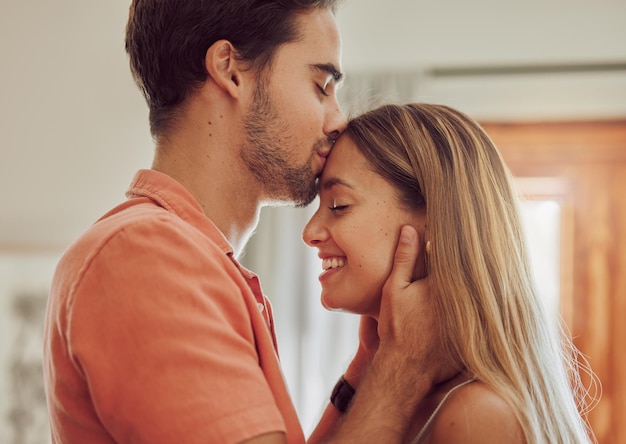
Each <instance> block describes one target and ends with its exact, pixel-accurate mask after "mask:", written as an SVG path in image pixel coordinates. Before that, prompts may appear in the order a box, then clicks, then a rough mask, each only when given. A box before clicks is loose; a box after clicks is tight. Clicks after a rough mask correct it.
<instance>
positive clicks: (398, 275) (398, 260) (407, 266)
mask: <svg viewBox="0 0 626 444" xmlns="http://www.w3.org/2000/svg"><path fill="white" fill-rule="evenodd" d="M418 254H419V248H418V235H417V231H416V230H415V228H413V227H412V226H410V225H405V226H403V227H402V230H401V231H400V239H399V240H398V246H397V247H396V253H395V255H394V258H393V268H392V270H391V274H390V275H389V279H388V280H387V283H388V284H389V285H391V286H392V287H394V288H406V287H408V286H409V285H410V284H411V282H413V280H414V279H413V276H414V274H415V264H416V262H417V256H418Z"/></svg>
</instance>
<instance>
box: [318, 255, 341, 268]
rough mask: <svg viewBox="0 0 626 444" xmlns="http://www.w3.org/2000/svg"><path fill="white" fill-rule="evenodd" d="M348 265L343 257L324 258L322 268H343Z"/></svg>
mask: <svg viewBox="0 0 626 444" xmlns="http://www.w3.org/2000/svg"><path fill="white" fill-rule="evenodd" d="M344 265H346V261H345V260H344V259H341V258H336V257H334V258H332V259H330V258H329V259H323V260H322V268H323V269H324V270H329V269H331V268H341V267H343V266H344Z"/></svg>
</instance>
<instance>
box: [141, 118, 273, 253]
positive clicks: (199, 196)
mask: <svg viewBox="0 0 626 444" xmlns="http://www.w3.org/2000/svg"><path fill="white" fill-rule="evenodd" d="M219 135H220V134H219V131H217V130H216V131H214V132H213V133H212V134H211V135H210V137H198V133H195V134H193V131H189V132H187V131H184V130H182V131H178V135H174V136H173V137H169V138H168V140H167V142H161V143H157V147H156V152H155V157H154V161H153V164H152V169H154V170H156V171H160V172H162V173H165V174H167V175H169V176H171V177H173V178H174V179H176V180H177V181H178V182H180V183H181V184H182V185H183V186H184V187H185V188H187V190H189V192H190V193H191V194H192V195H193V196H194V197H195V198H196V200H197V201H198V203H199V204H200V206H201V207H202V209H203V211H204V213H205V214H206V215H207V217H208V218H209V219H211V221H212V222H213V223H214V224H215V225H216V226H217V227H218V229H219V230H220V231H221V232H222V233H223V234H224V235H225V236H226V238H227V239H228V241H229V242H230V244H231V245H232V247H233V249H234V251H235V255H238V254H239V253H240V252H241V251H242V250H243V248H244V247H245V244H246V243H247V241H248V239H249V237H250V235H251V234H252V232H253V231H254V229H255V227H256V225H257V223H258V219H259V213H260V208H261V196H260V194H259V187H258V184H256V183H255V182H254V178H253V177H252V175H251V174H249V173H248V171H247V170H246V169H245V167H244V166H243V164H242V163H241V160H240V159H239V154H238V149H239V147H238V146H236V145H233V143H237V142H235V140H236V138H233V137H230V138H229V140H225V139H224V138H221V137H219ZM207 139H208V140H207Z"/></svg>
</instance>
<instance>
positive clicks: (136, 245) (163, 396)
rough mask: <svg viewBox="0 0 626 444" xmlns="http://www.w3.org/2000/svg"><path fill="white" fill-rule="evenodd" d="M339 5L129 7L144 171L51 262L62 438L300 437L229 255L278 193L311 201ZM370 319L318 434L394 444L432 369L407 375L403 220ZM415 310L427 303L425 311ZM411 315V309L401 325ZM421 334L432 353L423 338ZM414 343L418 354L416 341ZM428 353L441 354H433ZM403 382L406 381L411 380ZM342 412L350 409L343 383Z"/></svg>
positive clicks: (333, 83) (330, 138) (333, 103)
mask: <svg viewBox="0 0 626 444" xmlns="http://www.w3.org/2000/svg"><path fill="white" fill-rule="evenodd" d="M334 8H335V1H332V0H327V1H321V0H320V1H295V0H294V1H285V0H283V1H258V0H257V1H252V0H223V1H199V0H185V1H180V0H160V1H157V0H135V1H133V3H132V5H131V7H130V16H129V21H128V27H127V35H126V48H127V51H128V54H129V56H130V63H131V69H132V71H133V74H134V76H135V79H136V81H137V84H138V85H139V87H140V88H141V89H142V91H143V93H144V95H145V97H146V100H147V103H148V105H149V108H150V127H151V132H152V134H153V137H154V140H155V143H156V148H155V157H154V162H153V165H152V169H150V170H143V171H140V172H138V173H137V175H136V177H135V179H134V180H133V183H132V184H131V187H130V189H129V191H128V193H127V196H128V200H127V201H126V202H125V203H123V204H121V205H120V206H118V207H117V208H115V209H113V210H111V211H110V212H109V213H107V214H106V215H105V216H103V217H102V218H101V219H100V220H99V221H98V222H97V223H96V224H94V226H93V227H92V228H91V229H90V230H88V231H87V232H86V233H85V234H84V235H83V236H81V238H80V239H78V240H77V241H76V242H75V243H74V244H73V245H72V246H71V247H70V248H69V250H68V251H67V252H66V254H65V255H64V257H63V258H62V260H61V261H60V263H59V266H58V269H57V272H56V274H55V278H54V281H53V284H52V289H51V294H50V301H49V306H48V313H47V322H46V333H45V334H46V337H45V350H44V360H45V382H46V390H47V396H48V406H49V411H50V422H51V428H52V438H53V442H55V443H90V444H91V443H151V444H155V443H157V444H158V443H213V442H215V443H236V442H244V443H249V444H263V443H285V442H289V443H300V442H304V437H303V434H302V430H301V427H300V425H299V423H298V418H297V416H296V412H295V409H294V407H293V405H292V403H291V400H290V398H289V394H288V391H287V387H286V386H285V382H284V380H283V377H282V373H281V370H280V364H279V361H278V358H277V351H276V344H275V336H274V332H273V319H272V313H271V307H270V305H269V303H268V301H267V300H266V299H265V297H264V296H263V295H262V294H261V291H260V286H259V284H258V281H257V278H256V276H254V275H253V274H252V273H250V272H249V271H247V270H245V269H243V268H242V267H241V266H240V265H239V263H238V262H237V260H236V257H237V254H238V253H239V252H240V251H241V250H242V248H243V247H244V245H245V243H246V241H247V239H248V237H249V236H250V233H251V232H252V231H253V229H254V227H255V225H256V223H257V219H258V217H259V211H260V208H261V207H262V206H263V205H267V204H271V203H273V202H291V203H294V204H296V205H306V204H308V203H310V202H311V201H312V200H313V198H314V197H315V194H316V185H315V180H316V177H317V176H318V175H319V174H320V172H321V170H322V168H323V166H324V161H325V158H326V156H327V155H328V153H329V151H330V149H331V147H332V144H333V142H334V140H335V139H336V138H337V137H338V136H339V134H340V133H341V132H342V130H343V129H344V127H345V123H346V121H345V117H344V116H343V114H342V112H341V110H340V108H339V105H338V103H337V99H336V95H335V92H336V88H337V86H338V84H339V82H340V81H341V80H342V74H341V71H340V51H341V45H340V36H339V32H338V29H337V25H336V22H335V19H334ZM402 239H403V240H401V242H400V245H399V248H398V252H397V254H396V263H395V266H394V272H393V273H392V275H391V277H390V279H389V281H388V285H387V287H388V289H387V291H386V294H387V296H386V297H385V301H384V302H383V304H386V305H384V307H386V308H383V309H382V310H381V313H387V314H386V315H385V316H383V315H382V314H381V324H380V326H378V330H379V333H380V345H378V333H377V331H376V328H377V326H376V325H375V323H374V322H373V321H371V320H368V319H364V320H363V321H362V330H361V346H360V349H359V351H358V353H357V355H356V357H355V359H354V361H353V362H352V364H351V365H350V368H349V369H348V371H347V373H346V375H345V379H346V380H347V381H349V382H343V380H342V383H341V384H339V385H338V388H337V390H336V393H335V394H334V396H333V404H331V405H330V406H329V408H328V409H327V411H326V413H325V415H324V417H323V418H322V420H321V422H320V425H319V427H318V429H317V430H316V431H315V432H314V436H313V437H312V441H323V442H366V441H368V440H372V441H376V442H386V443H390V442H396V441H399V440H400V439H401V438H402V434H403V430H401V429H400V428H399V427H398V426H397V424H403V423H406V422H408V421H407V418H408V416H409V415H410V414H411V411H412V406H414V405H415V404H416V402H417V401H418V400H419V398H420V397H421V395H422V394H423V392H424V390H426V387H428V386H429V384H430V382H431V381H432V380H434V379H436V378H437V377H438V375H435V374H426V373H424V374H423V375H422V376H421V377H420V378H419V379H417V380H409V379H407V378H408V376H407V377H404V376H402V370H403V369H405V368H406V369H408V368H411V369H412V371H411V372H407V374H410V375H414V374H415V371H414V369H415V368H416V366H417V368H420V365H421V364H423V363H419V362H410V361H408V358H407V356H411V355H413V356H415V354H414V353H410V354H409V353H407V350H414V349H415V348H417V347H418V346H419V347H422V349H424V350H430V349H432V350H434V347H432V345H431V344H430V343H431V342H433V341H429V340H428V337H429V336H428V334H429V332H430V331H432V330H434V328H433V326H432V325H428V322H426V321H424V322H422V323H421V324H419V325H420V326H421V327H420V328H422V329H423V333H424V334H423V335H422V344H423V345H419V344H413V343H411V341H410V340H406V339H405V338H408V337H411V338H415V337H416V335H415V334H414V332H412V333H411V335H405V334H404V330H403V329H405V328H406V327H405V326H406V325H411V328H413V329H415V328H417V327H416V325H415V324H416V322H415V319H420V317H424V316H423V313H425V311H426V310H428V304H427V303H425V304H419V303H416V302H420V301H422V302H427V300H426V299H424V295H423V294H422V293H424V291H423V290H424V283H420V282H417V283H413V284H411V285H410V280H411V279H410V277H411V274H412V270H413V268H414V263H415V255H416V252H417V249H418V248H417V239H416V234H415V232H414V231H411V230H408V231H406V232H404V233H403V235H402ZM420 313H422V314H420ZM407 319H411V321H410V322H408V321H405V320H407ZM429 347H430V348H429ZM418 355H419V354H418ZM433 359H436V356H434V355H433ZM410 377H413V376H410ZM351 386H353V387H356V389H357V394H356V396H355V397H354V400H353V401H352V405H351V407H350V410H349V411H348V412H347V413H345V414H342V411H344V410H346V407H347V405H348V404H350V399H349V398H351V397H352V394H353V389H352V388H351Z"/></svg>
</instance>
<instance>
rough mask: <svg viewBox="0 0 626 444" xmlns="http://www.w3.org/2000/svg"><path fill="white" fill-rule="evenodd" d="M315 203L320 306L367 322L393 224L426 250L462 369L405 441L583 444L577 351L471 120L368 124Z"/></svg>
mask: <svg viewBox="0 0 626 444" xmlns="http://www.w3.org/2000/svg"><path fill="white" fill-rule="evenodd" d="M319 194H320V206H319V209H318V210H317V212H316V213H315V214H314V215H313V217H312V218H311V220H310V221H309V223H308V224H307V225H306V227H305V229H304V233H303V238H304V240H305V242H306V243H307V244H308V245H310V246H312V247H316V248H318V249H319V255H320V257H321V258H322V262H323V268H324V272H323V273H322V275H321V276H320V281H321V283H322V289H323V290H322V303H323V304H324V306H325V307H327V308H330V309H342V310H347V311H350V312H354V313H358V314H361V315H365V316H369V317H372V318H376V317H377V315H378V311H379V309H380V297H381V290H382V285H383V283H384V281H385V278H386V277H387V276H388V275H389V272H390V269H391V263H392V256H393V251H394V247H395V245H396V242H397V239H398V233H399V231H400V227H401V226H403V225H406V224H409V225H412V226H413V227H415V229H416V230H417V231H418V234H419V236H420V239H421V240H422V241H423V249H422V250H423V251H425V254H423V253H420V256H419V257H418V265H417V267H416V272H415V278H416V279H417V278H421V277H424V276H428V281H429V285H430V289H431V297H432V298H434V306H435V307H436V309H435V313H433V316H436V319H438V320H439V323H438V325H440V332H439V334H440V337H441V344H442V347H444V349H445V351H446V354H447V356H448V359H449V361H450V363H451V366H452V367H453V368H455V369H457V371H455V372H453V374H454V376H452V377H451V378H450V379H447V380H445V381H443V382H441V383H438V384H435V385H434V386H433V387H432V388H431V390H430V392H429V394H428V395H427V396H426V397H425V398H424V399H423V400H422V402H421V403H420V405H419V406H418V407H417V409H416V411H415V416H414V420H413V422H412V424H410V425H409V426H408V433H407V436H406V441H407V442H416V443H417V442H420V443H422V442H424V443H425V442H428V443H450V442H464V443H469V442H481V443H487V442H507V443H551V444H552V443H586V442H590V438H589V435H592V433H591V431H590V430H589V429H588V428H587V426H586V423H585V421H584V420H583V419H582V417H581V414H580V413H579V412H581V411H583V410H584V405H583V403H584V399H583V397H582V396H581V393H583V391H582V388H581V383H580V379H579V365H578V364H577V357H578V353H577V352H576V350H575V348H574V346H573V345H572V343H571V342H570V340H569V339H568V337H567V336H566V335H565V334H563V332H562V331H561V330H560V329H559V327H558V326H556V325H554V324H555V323H554V322H551V321H550V320H549V319H548V317H547V316H546V313H545V312H544V309H543V307H542V303H541V301H540V300H539V299H538V297H537V294H536V292H535V290H534V288H533V282H532V277H531V271H530V267H529V262H528V257H527V253H526V250H525V240H524V234H523V231H522V223H521V220H520V213H519V209H518V203H517V196H516V193H515V191H514V189H513V187H512V182H511V177H510V174H509V172H508V170H507V168H506V166H505V165H504V162H503V160H502V158H501V156H500V154H499V152H498V150H497V149H496V147H495V146H494V145H493V143H492V141H491V140H490V139H489V137H488V136H487V134H486V133H485V132H484V131H483V130H482V129H481V128H480V127H479V125H478V124H477V123H476V122H474V121H473V120H471V119H469V118H468V117H467V116H465V115H464V114H462V113H460V112H458V111H455V110H453V109H450V108H448V107H445V106H440V105H428V104H409V105H404V106H398V105H387V106H383V107H381V108H378V109H376V110H373V111H370V112H368V113H365V114H364V115H362V116H360V117H357V118H355V119H353V120H352V121H351V122H350V123H349V125H348V128H347V130H346V132H345V133H344V135H342V137H341V138H340V139H339V141H338V142H337V143H336V145H335V147H334V148H333V151H332V152H331V154H330V156H329V158H328V161H327V164H326V167H325V169H324V172H323V174H322V176H321V178H320V183H319ZM357 390H358V388H357Z"/></svg>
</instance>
